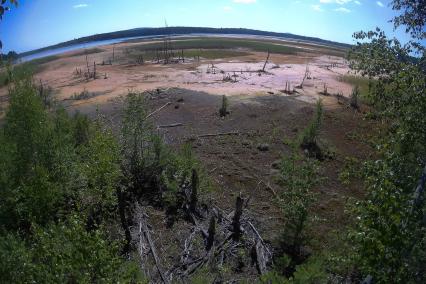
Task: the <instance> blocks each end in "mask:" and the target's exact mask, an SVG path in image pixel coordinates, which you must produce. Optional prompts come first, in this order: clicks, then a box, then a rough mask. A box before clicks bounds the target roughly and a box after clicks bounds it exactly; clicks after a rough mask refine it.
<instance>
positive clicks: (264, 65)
mask: <svg viewBox="0 0 426 284" xmlns="http://www.w3.org/2000/svg"><path fill="white" fill-rule="evenodd" d="M270 55H271V54H270V52H269V50H268V56H267V57H266V60H265V64H263V68H262V71H263V72H265V68H266V64H268V61H269V56H270Z"/></svg>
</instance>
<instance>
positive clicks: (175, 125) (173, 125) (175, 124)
mask: <svg viewBox="0 0 426 284" xmlns="http://www.w3.org/2000/svg"><path fill="white" fill-rule="evenodd" d="M178 126H183V124H182V123H172V124H166V125H159V126H157V127H158V128H172V127H178Z"/></svg>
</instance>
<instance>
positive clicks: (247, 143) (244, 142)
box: [241, 140, 250, 146]
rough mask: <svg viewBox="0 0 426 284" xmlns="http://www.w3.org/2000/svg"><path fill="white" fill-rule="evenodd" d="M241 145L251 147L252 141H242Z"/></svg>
mask: <svg viewBox="0 0 426 284" xmlns="http://www.w3.org/2000/svg"><path fill="white" fill-rule="evenodd" d="M241 145H243V146H250V141H248V140H243V141H241Z"/></svg>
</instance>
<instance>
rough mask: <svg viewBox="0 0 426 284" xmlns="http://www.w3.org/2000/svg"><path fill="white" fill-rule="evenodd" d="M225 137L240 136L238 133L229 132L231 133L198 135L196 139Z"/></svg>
mask: <svg viewBox="0 0 426 284" xmlns="http://www.w3.org/2000/svg"><path fill="white" fill-rule="evenodd" d="M226 135H240V132H239V131H231V132H219V133H209V134H202V135H198V136H197V137H198V138H205V137H215V136H226Z"/></svg>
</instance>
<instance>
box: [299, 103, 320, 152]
mask: <svg viewBox="0 0 426 284" xmlns="http://www.w3.org/2000/svg"><path fill="white" fill-rule="evenodd" d="M323 112H324V110H323V105H322V100H318V102H317V104H316V108H315V114H314V117H313V118H312V121H311V122H310V123H309V125H308V126H307V127H306V128H305V129H304V130H303V132H302V135H301V137H300V146H302V147H303V148H310V147H312V145H316V144H317V138H318V135H319V131H320V128H321V123H322V118H323Z"/></svg>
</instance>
